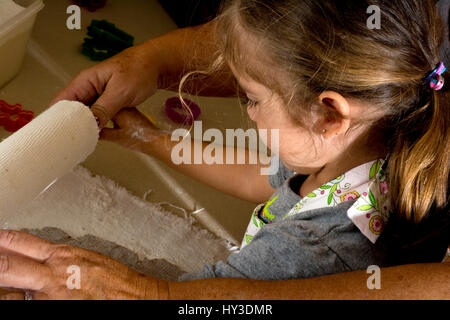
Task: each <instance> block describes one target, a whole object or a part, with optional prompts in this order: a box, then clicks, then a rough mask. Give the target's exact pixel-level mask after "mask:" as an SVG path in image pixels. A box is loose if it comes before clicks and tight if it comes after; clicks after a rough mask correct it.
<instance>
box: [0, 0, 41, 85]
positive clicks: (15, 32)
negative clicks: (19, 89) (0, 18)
mask: <svg viewBox="0 0 450 320" xmlns="http://www.w3.org/2000/svg"><path fill="white" fill-rule="evenodd" d="M14 2H15V3H17V4H18V5H20V6H22V7H24V8H25V10H23V11H21V12H20V13H19V14H17V15H16V16H14V17H12V18H10V19H9V20H7V21H5V22H3V23H2V24H0V88H1V87H3V86H4V85H5V84H6V83H7V82H8V81H10V80H12V79H13V78H14V77H15V76H16V75H17V74H18V73H19V71H20V69H21V67H22V64H23V59H24V57H25V53H26V51H27V44H28V41H29V39H30V36H31V31H32V30H33V26H34V22H35V20H36V16H37V14H38V12H39V11H40V10H42V8H43V7H44V4H43V2H42V0H14Z"/></svg>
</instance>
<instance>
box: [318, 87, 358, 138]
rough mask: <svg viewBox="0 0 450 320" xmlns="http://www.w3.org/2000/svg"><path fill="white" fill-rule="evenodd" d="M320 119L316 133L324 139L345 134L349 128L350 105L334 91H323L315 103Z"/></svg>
mask: <svg viewBox="0 0 450 320" xmlns="http://www.w3.org/2000/svg"><path fill="white" fill-rule="evenodd" d="M317 104H318V106H319V110H320V111H319V112H320V117H319V118H318V121H317V123H316V127H317V131H318V133H319V134H321V135H322V136H323V137H324V138H325V139H326V138H331V137H333V136H336V135H339V134H341V133H345V132H347V130H348V128H349V127H350V119H349V116H350V105H349V102H348V100H347V99H345V98H344V97H343V96H341V95H340V94H339V93H337V92H334V91H324V92H322V94H320V96H319V98H318V102H317Z"/></svg>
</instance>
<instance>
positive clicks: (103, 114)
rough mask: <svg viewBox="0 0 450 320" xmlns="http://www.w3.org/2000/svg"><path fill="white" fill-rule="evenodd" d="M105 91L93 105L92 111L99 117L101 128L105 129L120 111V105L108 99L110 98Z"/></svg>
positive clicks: (98, 121)
mask: <svg viewBox="0 0 450 320" xmlns="http://www.w3.org/2000/svg"><path fill="white" fill-rule="evenodd" d="M105 93H106V92H105ZM105 93H103V95H102V96H100V98H98V100H97V101H96V102H95V103H94V104H93V105H92V106H91V111H92V113H93V114H94V116H95V118H96V119H97V123H98V127H99V128H100V129H103V128H104V127H105V126H106V124H107V123H108V121H109V120H111V119H112V118H113V117H114V116H115V115H116V113H117V112H119V111H120V105H117V104H116V103H113V102H110V101H108V100H109V99H108V97H107V94H105Z"/></svg>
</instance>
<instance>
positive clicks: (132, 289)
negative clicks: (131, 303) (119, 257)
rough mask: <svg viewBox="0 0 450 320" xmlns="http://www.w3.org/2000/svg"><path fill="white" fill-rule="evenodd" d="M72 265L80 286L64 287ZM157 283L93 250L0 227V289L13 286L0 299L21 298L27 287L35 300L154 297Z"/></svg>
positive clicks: (68, 278) (70, 279) (0, 295)
mask: <svg viewBox="0 0 450 320" xmlns="http://www.w3.org/2000/svg"><path fill="white" fill-rule="evenodd" d="M71 266H75V268H79V269H78V270H79V271H80V273H79V284H80V286H79V289H76V288H75V289H73V287H72V286H71V285H68V283H69V284H70V283H72V284H74V283H73V282H72V280H76V279H75V278H70V277H71V276H72V277H76V276H78V274H75V273H74V274H71V273H70V272H73V271H71V269H70V268H69V267H71ZM72 268H73V267H72ZM72 270H74V269H72ZM68 271H69V273H68ZM76 283H77V282H76V281H75V284H76ZM158 284H159V285H160V288H161V287H163V286H162V285H161V283H160V280H157V279H154V278H151V277H147V276H144V275H142V274H139V273H138V272H136V271H134V270H132V269H130V268H128V267H126V266H125V265H123V264H121V263H119V262H117V261H115V260H113V259H111V258H109V257H106V256H103V255H101V254H98V253H96V252H92V251H88V250H84V249H80V248H76V247H72V246H68V245H60V244H53V243H50V242H48V241H45V240H43V239H40V238H38V237H35V236H33V235H29V234H26V233H23V232H16V231H10V230H0V287H3V288H9V289H12V291H9V293H5V291H3V295H2V292H0V298H3V299H24V297H25V295H24V291H29V292H31V295H32V298H33V299H34V300H36V299H37V300H39V299H55V300H62V299H64V300H66V299H157V298H159V297H158V294H157V292H158ZM70 288H72V289H70Z"/></svg>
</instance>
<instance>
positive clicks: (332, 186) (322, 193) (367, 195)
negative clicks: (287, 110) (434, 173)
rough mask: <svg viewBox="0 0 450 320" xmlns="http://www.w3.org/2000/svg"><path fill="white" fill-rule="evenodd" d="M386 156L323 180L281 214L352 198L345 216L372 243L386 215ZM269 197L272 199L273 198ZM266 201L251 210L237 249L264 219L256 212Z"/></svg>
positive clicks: (260, 225) (257, 228)
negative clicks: (317, 186)
mask: <svg viewBox="0 0 450 320" xmlns="http://www.w3.org/2000/svg"><path fill="white" fill-rule="evenodd" d="M386 165H387V161H386V160H382V159H379V160H375V161H370V162H368V163H365V164H363V165H360V166H358V167H356V168H353V169H351V170H349V171H347V172H346V173H344V174H342V175H340V176H339V177H337V178H336V179H334V180H332V181H330V182H328V183H326V184H324V185H323V186H321V187H319V188H317V189H316V190H314V191H313V192H311V193H310V194H309V195H307V196H306V197H304V198H302V199H301V200H300V201H299V202H298V203H297V204H296V205H295V206H294V207H293V208H292V209H291V210H290V211H289V212H288V213H287V214H286V215H285V216H284V218H287V217H289V216H292V215H295V214H299V213H301V212H305V211H309V210H314V209H319V208H324V207H334V206H337V205H338V204H340V203H342V202H345V201H351V200H356V201H355V203H354V204H353V205H352V206H351V207H350V208H349V209H348V210H347V216H348V218H349V219H350V220H351V221H352V222H353V223H354V224H355V225H356V226H357V227H358V229H359V230H360V231H361V233H362V234H364V235H365V236H366V237H367V238H368V239H369V240H370V241H371V242H372V243H375V242H376V241H377V239H378V237H379V235H380V234H381V232H382V231H383V228H384V226H385V224H386V222H387V220H388V218H389V211H390V205H389V197H388V184H387V181H386V175H385V170H386V168H385V167H386ZM274 200H275V199H273V200H272V201H274ZM267 205H270V201H269V203H263V204H260V205H259V206H258V207H257V208H256V209H255V210H254V212H253V215H252V219H251V221H250V223H249V226H248V228H247V231H246V233H245V236H244V239H243V241H242V245H241V249H242V248H243V247H244V246H246V245H248V244H249V243H250V242H251V240H252V239H253V237H254V236H255V235H256V233H257V232H258V231H259V230H260V229H261V228H262V226H263V225H264V222H263V221H261V220H260V219H259V218H258V212H259V211H260V210H262V209H263V208H266V207H267Z"/></svg>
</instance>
